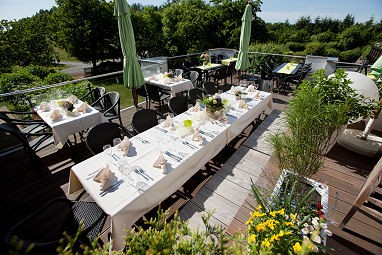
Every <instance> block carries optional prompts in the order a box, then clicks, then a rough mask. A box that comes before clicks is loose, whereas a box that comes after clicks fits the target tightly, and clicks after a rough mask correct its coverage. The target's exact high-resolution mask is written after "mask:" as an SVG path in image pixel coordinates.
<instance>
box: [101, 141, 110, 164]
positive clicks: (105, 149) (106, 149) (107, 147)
mask: <svg viewBox="0 0 382 255" xmlns="http://www.w3.org/2000/svg"><path fill="white" fill-rule="evenodd" d="M102 149H103V152H104V153H103V155H104V160H105V161H106V163H108V162H109V160H110V157H111V153H112V151H111V145H110V144H105V145H104V146H102Z"/></svg>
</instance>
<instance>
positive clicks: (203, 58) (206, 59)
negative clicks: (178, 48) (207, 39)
mask: <svg viewBox="0 0 382 255" xmlns="http://www.w3.org/2000/svg"><path fill="white" fill-rule="evenodd" d="M200 61H202V62H203V65H204V66H206V65H208V64H210V55H209V54H208V52H206V53H203V54H202V55H200Z"/></svg>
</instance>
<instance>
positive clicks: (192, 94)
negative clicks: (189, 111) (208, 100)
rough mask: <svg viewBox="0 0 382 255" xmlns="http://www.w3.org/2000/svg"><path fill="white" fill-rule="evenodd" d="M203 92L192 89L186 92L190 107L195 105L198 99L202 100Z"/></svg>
mask: <svg viewBox="0 0 382 255" xmlns="http://www.w3.org/2000/svg"><path fill="white" fill-rule="evenodd" d="M203 97H204V91H203V90H202V89H200V88H193V89H190V90H189V91H188V98H189V101H190V102H191V104H192V105H195V103H196V101H197V100H198V99H203Z"/></svg>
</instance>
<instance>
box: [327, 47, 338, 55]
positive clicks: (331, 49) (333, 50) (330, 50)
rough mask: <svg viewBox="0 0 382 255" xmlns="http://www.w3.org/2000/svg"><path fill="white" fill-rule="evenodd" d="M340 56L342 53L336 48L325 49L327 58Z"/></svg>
mask: <svg viewBox="0 0 382 255" xmlns="http://www.w3.org/2000/svg"><path fill="white" fill-rule="evenodd" d="M339 55H340V51H339V50H337V49H335V48H325V56H328V57H338V56H339Z"/></svg>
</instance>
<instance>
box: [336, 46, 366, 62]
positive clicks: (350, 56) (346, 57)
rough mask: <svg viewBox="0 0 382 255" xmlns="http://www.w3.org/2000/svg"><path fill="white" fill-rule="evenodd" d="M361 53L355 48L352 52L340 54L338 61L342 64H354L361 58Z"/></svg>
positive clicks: (347, 51)
mask: <svg viewBox="0 0 382 255" xmlns="http://www.w3.org/2000/svg"><path fill="white" fill-rule="evenodd" d="M361 55H362V51H361V49H360V48H356V49H353V50H346V51H342V52H340V54H339V56H340V61H343V62H355V61H357V59H358V58H359V57H361Z"/></svg>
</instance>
